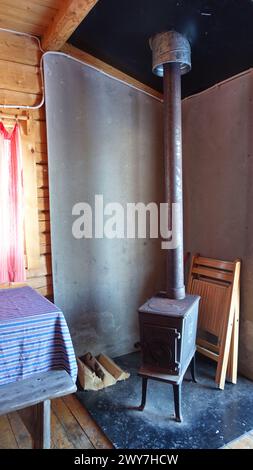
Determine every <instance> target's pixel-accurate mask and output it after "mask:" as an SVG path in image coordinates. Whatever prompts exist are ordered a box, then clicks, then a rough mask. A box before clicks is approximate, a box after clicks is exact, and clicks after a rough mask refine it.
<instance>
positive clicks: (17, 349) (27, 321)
mask: <svg viewBox="0 0 253 470" xmlns="http://www.w3.org/2000/svg"><path fill="white" fill-rule="evenodd" d="M55 369H65V370H66V371H67V372H68V374H69V375H70V376H71V378H72V380H73V382H74V383H75V381H76V377H77V364H76V358H75V353H74V349H73V345H72V341H71V337H70V333H69V329H68V326H67V323H66V320H65V318H64V315H63V313H62V312H61V310H60V309H59V308H58V307H56V306H55V305H54V304H52V302H50V301H49V300H47V299H46V298H45V297H43V296H42V295H40V294H39V293H38V292H36V291H35V290H33V289H32V288H31V287H28V286H26V287H20V288H17V289H0V385H4V384H7V383H11V382H16V381H18V380H22V379H26V378H28V377H30V376H32V375H33V374H36V373H43V372H47V371H50V370H55Z"/></svg>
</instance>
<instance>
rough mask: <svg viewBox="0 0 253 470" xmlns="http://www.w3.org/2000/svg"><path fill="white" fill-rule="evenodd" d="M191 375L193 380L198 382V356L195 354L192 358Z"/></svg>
mask: <svg viewBox="0 0 253 470" xmlns="http://www.w3.org/2000/svg"><path fill="white" fill-rule="evenodd" d="M190 367H191V376H192V380H193V382H195V383H197V382H198V381H197V377H196V358H195V354H194V356H193V358H192V360H191V365H190Z"/></svg>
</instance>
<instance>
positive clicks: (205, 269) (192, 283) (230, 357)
mask: <svg viewBox="0 0 253 470" xmlns="http://www.w3.org/2000/svg"><path fill="white" fill-rule="evenodd" d="M240 267H241V262H240V260H238V259H237V260H235V261H234V262H231V261H220V260H216V259H211V258H204V257H202V256H199V255H195V256H193V258H192V261H191V267H190V272H189V281H188V293H189V294H195V295H199V296H200V297H201V301H200V307H199V319H198V333H197V351H199V352H200V353H201V354H204V355H205V356H207V357H209V358H211V359H213V360H214V361H216V362H217V369H216V376H215V382H216V384H217V386H218V387H219V388H220V389H221V390H223V389H224V386H225V380H226V375H227V378H228V379H229V380H230V381H231V382H232V383H236V381H237V363H238V339H239V310H240V295H239V292H240Z"/></svg>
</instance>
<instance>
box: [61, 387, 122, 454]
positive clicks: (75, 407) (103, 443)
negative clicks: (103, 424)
mask: <svg viewBox="0 0 253 470" xmlns="http://www.w3.org/2000/svg"><path fill="white" fill-rule="evenodd" d="M62 399H63V401H64V403H65V404H66V406H67V407H68V408H69V410H70V411H71V413H72V414H73V415H74V417H75V418H76V420H77V421H78V423H79V425H80V426H81V428H82V429H83V430H84V431H85V433H86V434H87V436H88V438H89V440H90V441H91V443H92V444H93V446H94V447H95V448H96V449H112V448H113V445H112V443H111V441H110V440H109V439H108V438H107V436H106V435H105V434H104V433H103V431H102V430H101V429H100V428H99V426H98V425H97V424H96V423H95V421H94V420H93V419H92V417H91V415H90V414H89V412H88V411H87V410H86V408H85V407H84V406H83V405H82V404H81V403H80V402H79V400H78V399H77V398H76V396H75V395H73V394H72V395H68V396H67V397H63V398H62Z"/></svg>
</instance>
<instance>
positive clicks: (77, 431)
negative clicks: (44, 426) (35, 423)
mask: <svg viewBox="0 0 253 470" xmlns="http://www.w3.org/2000/svg"><path fill="white" fill-rule="evenodd" d="M52 410H53V412H54V413H55V415H56V416H57V418H58V420H59V421H60V422H61V425H62V427H63V428H64V430H65V432H66V434H67V436H68V439H69V441H70V442H72V445H73V448H74V449H94V446H93V445H92V443H91V442H90V440H89V439H88V437H87V435H86V434H85V432H84V430H83V429H82V428H81V426H80V425H79V423H78V422H77V420H76V418H75V417H74V415H73V414H72V413H71V411H70V409H69V408H68V407H67V406H66V404H65V403H64V401H63V400H62V399H61V398H58V399H56V400H53V401H52Z"/></svg>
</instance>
